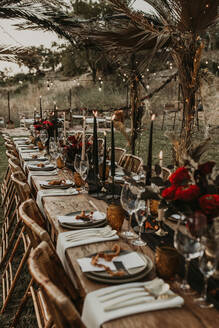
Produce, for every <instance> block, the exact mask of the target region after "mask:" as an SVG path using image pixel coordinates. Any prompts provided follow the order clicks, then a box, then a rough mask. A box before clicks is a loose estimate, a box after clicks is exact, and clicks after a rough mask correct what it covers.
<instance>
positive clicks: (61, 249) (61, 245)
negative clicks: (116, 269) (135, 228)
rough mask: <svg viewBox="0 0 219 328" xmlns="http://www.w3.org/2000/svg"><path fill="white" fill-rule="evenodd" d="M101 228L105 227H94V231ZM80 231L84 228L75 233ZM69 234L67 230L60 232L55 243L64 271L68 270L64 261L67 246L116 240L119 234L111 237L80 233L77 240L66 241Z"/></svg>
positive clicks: (87, 230)
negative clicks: (89, 235) (90, 235)
mask: <svg viewBox="0 0 219 328" xmlns="http://www.w3.org/2000/svg"><path fill="white" fill-rule="evenodd" d="M103 229H106V227H105V228H96V229H95V231H101V230H102V231H103ZM89 230H93V229H86V232H88V233H89ZM80 232H81V233H82V232H83V233H84V230H76V231H75V233H76V234H78V235H80ZM71 233H72V235H73V234H74V231H71ZM68 236H69V231H66V232H62V233H60V234H59V235H58V240H57V245H56V252H57V254H58V256H59V258H60V260H61V262H62V264H63V266H64V268H65V270H66V272H68V271H69V269H68V264H67V261H66V257H65V251H66V249H67V248H71V247H76V246H80V245H88V244H93V243H99V242H101V241H103V242H104V241H109V240H118V239H119V236H118V235H113V236H111V237H99V236H96V237H95V236H93V235H92V236H93V237H88V236H86V235H84V238H83V235H81V237H80V240H78V241H67V240H66V239H67V237H68Z"/></svg>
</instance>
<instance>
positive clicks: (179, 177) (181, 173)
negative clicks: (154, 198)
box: [169, 166, 190, 186]
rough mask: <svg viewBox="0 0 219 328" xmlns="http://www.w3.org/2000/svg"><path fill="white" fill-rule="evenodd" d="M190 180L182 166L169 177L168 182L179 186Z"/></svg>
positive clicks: (187, 172)
mask: <svg viewBox="0 0 219 328" xmlns="http://www.w3.org/2000/svg"><path fill="white" fill-rule="evenodd" d="M189 180H190V175H189V171H188V170H187V169H186V168H185V167H184V166H183V167H179V168H178V169H177V170H176V171H175V172H174V173H172V174H171V176H170V177H169V181H170V182H171V183H172V184H173V185H177V186H180V185H182V184H184V183H186V182H188V181H189Z"/></svg>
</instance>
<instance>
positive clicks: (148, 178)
mask: <svg viewBox="0 0 219 328" xmlns="http://www.w3.org/2000/svg"><path fill="white" fill-rule="evenodd" d="M154 119H155V114H153V115H152V116H151V127H150V136H149V144H148V161H147V174H146V186H149V185H150V184H151V176H152V143H153V127H154Z"/></svg>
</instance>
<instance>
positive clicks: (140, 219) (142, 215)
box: [132, 200, 147, 246]
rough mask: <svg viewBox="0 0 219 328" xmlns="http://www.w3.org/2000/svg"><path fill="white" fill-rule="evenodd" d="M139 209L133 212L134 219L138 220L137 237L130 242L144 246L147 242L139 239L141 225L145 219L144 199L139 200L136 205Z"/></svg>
mask: <svg viewBox="0 0 219 328" xmlns="http://www.w3.org/2000/svg"><path fill="white" fill-rule="evenodd" d="M138 208H139V211H137V212H136V213H135V217H136V221H137V222H138V227H139V231H138V239H136V240H133V241H132V244H133V245H135V246H145V245H147V243H146V242H145V241H143V240H142V239H141V234H142V227H143V224H144V222H145V221H146V218H147V216H146V213H145V210H146V209H145V200H140V201H139V205H138Z"/></svg>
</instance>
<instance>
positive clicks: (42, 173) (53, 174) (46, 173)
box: [27, 170, 58, 186]
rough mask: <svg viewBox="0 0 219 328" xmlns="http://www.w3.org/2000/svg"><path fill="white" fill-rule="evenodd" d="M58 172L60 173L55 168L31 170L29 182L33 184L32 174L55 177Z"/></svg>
mask: <svg viewBox="0 0 219 328" xmlns="http://www.w3.org/2000/svg"><path fill="white" fill-rule="evenodd" d="M57 174H58V171H57V170H53V171H31V172H29V173H28V178H27V182H28V183H29V185H30V186H31V177H32V176H53V177H54V178H55V177H56V175H57Z"/></svg>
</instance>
